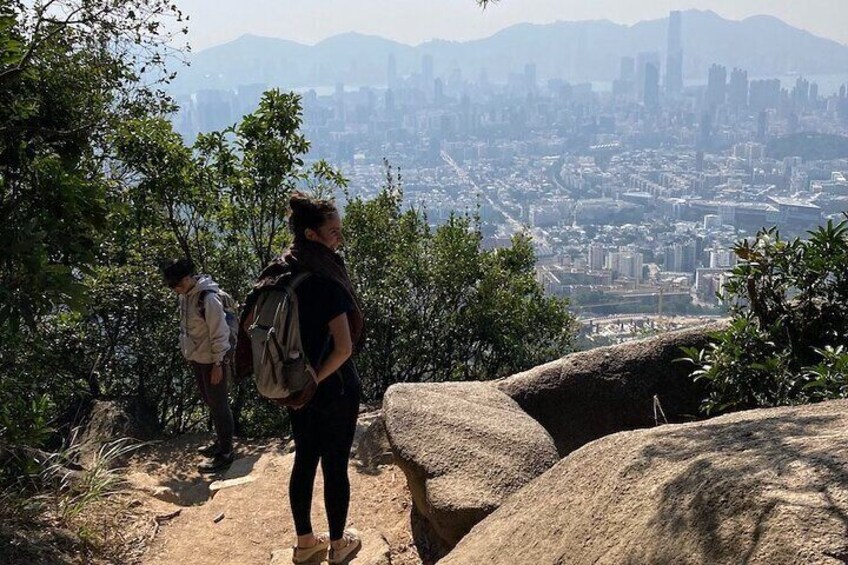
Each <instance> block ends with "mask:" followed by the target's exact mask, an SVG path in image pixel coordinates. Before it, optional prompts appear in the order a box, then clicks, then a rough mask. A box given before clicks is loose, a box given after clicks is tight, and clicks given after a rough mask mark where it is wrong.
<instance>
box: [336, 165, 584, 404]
mask: <svg viewBox="0 0 848 565" xmlns="http://www.w3.org/2000/svg"><path fill="white" fill-rule="evenodd" d="M400 180H401V179H400V175H399V174H395V172H394V171H393V170H392V169H391V168H390V167H388V166H387V174H386V184H385V186H384V187H383V190H382V191H381V192H380V193H379V195H378V196H377V197H376V198H374V199H372V200H363V199H361V198H354V199H352V200H350V202H349V203H348V205H347V207H346V208H345V214H344V230H345V238H346V243H345V254H346V257H347V261H348V266H349V268H350V272H351V278H352V280H353V283H354V286H355V287H356V289H357V291H358V293H359V296H360V299H361V301H362V307H363V310H364V313H365V318H366V334H365V341H364V344H363V347H362V352H361V353H360V354H359V355H358V357H357V365H358V367H359V370H360V373H361V374H362V379H363V383H364V388H365V392H366V396H367V397H368V398H369V400H370V401H374V402H378V401H380V400H381V399H382V395H383V393H384V392H385V390H386V389H387V388H388V387H389V386H390V385H392V384H393V383H397V382H421V381H449V380H482V379H493V378H497V377H501V376H504V375H507V374H510V373H514V372H517V371H521V370H524V369H527V368H529V367H532V366H534V365H537V364H539V363H543V362H546V361H550V360H552V359H555V358H558V357H560V356H562V355H564V354H566V353H567V352H569V351H570V349H571V346H572V339H573V336H574V334H575V331H574V330H575V326H574V324H575V321H574V318H573V317H572V315H571V314H570V313H569V312H568V309H567V303H566V302H565V301H564V300H561V299H557V298H552V297H546V296H545V295H544V293H543V290H542V288H541V286H540V285H539V284H538V282H537V281H536V279H535V273H534V268H533V267H534V263H535V256H534V253H533V248H532V245H531V242H530V240H529V239H528V238H526V237H524V236H516V237H515V238H514V239H513V241H512V245H511V247H508V248H504V249H498V250H484V249H482V235H481V233H480V226H479V223H478V221H477V218H476V217H474V216H470V215H467V214H466V215H457V214H454V215H452V216H451V217H450V218H449V219H448V221H447V222H446V223H444V224H443V225H440V226H438V227H436V228H433V227H431V226H430V224H429V222H428V219H427V215H426V213H425V212H424V211H423V210H418V209H412V208H410V209H403V207H402V199H403V195H402V190H401V186H400Z"/></svg>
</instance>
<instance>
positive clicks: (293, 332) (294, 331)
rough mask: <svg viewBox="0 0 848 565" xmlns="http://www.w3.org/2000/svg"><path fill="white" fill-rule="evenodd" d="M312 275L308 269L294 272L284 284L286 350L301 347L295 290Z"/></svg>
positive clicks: (295, 349) (300, 348) (297, 349)
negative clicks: (285, 299)
mask: <svg viewBox="0 0 848 565" xmlns="http://www.w3.org/2000/svg"><path fill="white" fill-rule="evenodd" d="M311 275H312V273H310V272H309V271H306V272H303V273H298V274H296V275H295V276H294V277H293V278H292V280H291V282H290V283H289V284H287V285H286V287H285V288H286V294H287V295H288V297H287V300H288V307H289V314H288V318H287V319H286V322H287V326H286V330H285V332H286V335H285V340H286V351H300V350H302V349H303V341H302V340H301V338H300V314H299V310H298V302H297V294H296V293H295V291H296V290H297V287H298V286H300V283H302V282H303V281H305V280H306V279H307V278H309V277H310V276H311Z"/></svg>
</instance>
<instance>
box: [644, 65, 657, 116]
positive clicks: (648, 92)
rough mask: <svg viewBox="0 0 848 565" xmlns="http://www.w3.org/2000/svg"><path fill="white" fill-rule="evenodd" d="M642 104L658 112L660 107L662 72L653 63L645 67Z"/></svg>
mask: <svg viewBox="0 0 848 565" xmlns="http://www.w3.org/2000/svg"><path fill="white" fill-rule="evenodd" d="M643 91H644V97H643V99H642V102H643V103H644V104H645V108H647V109H649V110H656V109H658V108H659V107H660V70H659V68H658V67H656V66H654V64H653V63H648V64H647V65H645V86H644V88H643Z"/></svg>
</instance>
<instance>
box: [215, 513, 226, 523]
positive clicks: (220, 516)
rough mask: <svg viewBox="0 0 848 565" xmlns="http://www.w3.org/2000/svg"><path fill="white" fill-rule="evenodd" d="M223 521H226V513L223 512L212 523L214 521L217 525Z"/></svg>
mask: <svg viewBox="0 0 848 565" xmlns="http://www.w3.org/2000/svg"><path fill="white" fill-rule="evenodd" d="M223 519H224V513H223V512H221V513H220V514H218V515H217V516H215V517H214V518H213V519H212V521H213V522H215V523H216V524H217V523H218V522H220V521H221V520H223Z"/></svg>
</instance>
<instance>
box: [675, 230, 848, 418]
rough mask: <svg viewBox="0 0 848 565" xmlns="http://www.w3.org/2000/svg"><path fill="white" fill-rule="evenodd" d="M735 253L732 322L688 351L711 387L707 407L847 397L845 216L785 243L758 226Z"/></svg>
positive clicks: (729, 293)
mask: <svg viewBox="0 0 848 565" xmlns="http://www.w3.org/2000/svg"><path fill="white" fill-rule="evenodd" d="M735 252H736V255H737V256H738V257H739V260H740V261H739V263H738V264H737V266H736V267H735V268H734V269H733V271H732V273H731V275H730V277H729V280H728V283H727V284H726V286H725V288H724V290H723V296H722V298H724V299H725V300H728V301H730V302H731V314H732V317H733V320H732V323H731V325H730V327H729V328H728V329H727V330H724V331H721V332H718V333H716V334H715V336H714V337H715V341H714V343H713V344H711V345H710V347H708V348H707V349H704V350H701V351H697V350H691V349H690V350H687V351H686V354H687V358H688V359H689V360H690V361H692V362H694V363H695V364H696V365H697V369H696V370H695V372H694V373H693V375H694V377H695V378H696V379H701V380H704V381H705V382H706V384H707V387H708V390H709V396H708V397H707V398H706V399H705V401H704V404H703V408H704V410H705V411H706V412H708V413H712V412H723V411H728V410H742V409H747V408H755V407H769V406H779V405H787V404H798V403H807V402H813V401H817V400H826V399H832V398H845V397H846V392H848V389H846V386H845V383H844V378H845V367H846V366H848V354H846V352H845V346H846V345H848V269H846V265H848V221H843V222H841V223H838V224H835V223H834V222H833V221H829V222H828V223H827V225H825V226H821V227H819V228H818V229H816V230H815V231H811V232H809V238H808V239H800V238H796V239H793V240H790V241H787V240H784V239H781V237H780V234H779V233H778V231H777V230H776V229H775V228H771V229H766V230H762V231H760V232H759V233H758V234H757V236H756V237H755V238H754V239H753V241H747V240H746V241H741V242H739V243H738V244H737V245H736V247H735Z"/></svg>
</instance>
